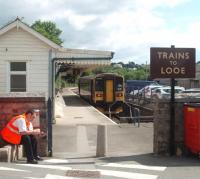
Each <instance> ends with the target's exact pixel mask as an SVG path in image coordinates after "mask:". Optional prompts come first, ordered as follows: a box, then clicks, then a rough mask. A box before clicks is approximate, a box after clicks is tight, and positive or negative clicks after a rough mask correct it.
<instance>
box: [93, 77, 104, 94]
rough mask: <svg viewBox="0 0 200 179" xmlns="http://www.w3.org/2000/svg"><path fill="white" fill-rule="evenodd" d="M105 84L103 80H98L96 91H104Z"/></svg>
mask: <svg viewBox="0 0 200 179" xmlns="http://www.w3.org/2000/svg"><path fill="white" fill-rule="evenodd" d="M103 88H104V83H103V80H102V79H96V81H95V90H96V91H103Z"/></svg>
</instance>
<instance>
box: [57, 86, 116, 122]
mask: <svg viewBox="0 0 200 179" xmlns="http://www.w3.org/2000/svg"><path fill="white" fill-rule="evenodd" d="M62 98H63V100H64V108H63V116H62V117H61V118H57V120H56V124H57V125H59V124H60V125H80V124H84V125H98V124H105V125H114V124H115V123H114V122H113V121H112V120H110V118H108V117H107V116H105V115H104V114H102V113H100V112H99V111H98V110H97V109H95V108H94V107H93V106H91V105H90V104H88V103H87V102H86V101H84V100H83V99H81V98H80V97H79V96H78V95H76V94H75V93H74V92H73V91H72V90H71V89H70V88H66V89H64V90H63V93H62Z"/></svg>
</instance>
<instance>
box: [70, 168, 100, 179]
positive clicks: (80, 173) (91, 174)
mask: <svg viewBox="0 0 200 179" xmlns="http://www.w3.org/2000/svg"><path fill="white" fill-rule="evenodd" d="M66 176H69V177H83V178H100V176H101V174H100V172H99V171H87V170H67V173H66Z"/></svg>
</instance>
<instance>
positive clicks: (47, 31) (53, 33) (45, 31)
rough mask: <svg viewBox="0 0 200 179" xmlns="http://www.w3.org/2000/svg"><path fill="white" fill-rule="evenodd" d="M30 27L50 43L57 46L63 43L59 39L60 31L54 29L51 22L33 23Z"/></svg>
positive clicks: (54, 26)
mask: <svg viewBox="0 0 200 179" xmlns="http://www.w3.org/2000/svg"><path fill="white" fill-rule="evenodd" d="M31 27H32V28H33V29H34V30H36V31H37V32H39V33H41V34H42V35H44V36H45V37H47V38H48V39H50V40H51V41H53V42H55V43H56V44H58V45H61V44H62V43H63V40H62V39H61V38H60V37H59V36H60V35H61V33H62V31H61V30H60V29H58V28H57V27H56V24H55V23H54V22H51V21H43V22H42V21H40V20H38V21H35V22H34V23H33V24H32V25H31Z"/></svg>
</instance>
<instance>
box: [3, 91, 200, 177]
mask: <svg viewBox="0 0 200 179" xmlns="http://www.w3.org/2000/svg"><path fill="white" fill-rule="evenodd" d="M72 96H73V97H72ZM63 98H64V99H65V106H64V109H63V111H64V116H65V117H63V118H59V119H57V120H56V124H54V125H53V157H51V158H49V157H46V158H44V159H45V160H44V161H42V162H39V164H37V165H31V164H26V163H25V160H21V161H18V162H17V163H1V166H0V179H13V178H15V179H80V178H84V179H91V178H94V179H95V178H99V179H171V178H175V179H188V178H191V179H198V178H199V176H200V161H199V159H198V158H195V157H193V158H177V157H158V156H154V155H153V124H152V123H142V124H141V125H140V127H139V128H138V127H137V126H134V125H133V124H122V125H116V124H114V123H112V121H110V120H107V119H106V118H104V117H102V116H101V115H100V114H99V113H98V115H97V113H94V111H93V109H92V108H91V107H90V106H89V105H88V104H87V103H85V102H84V101H82V102H80V103H77V102H78V101H79V100H80V99H78V96H74V94H73V93H71V92H70V91H68V89H67V91H64V94H63ZM70 99H72V100H71V101H70ZM76 100H77V101H76ZM75 108H76V109H75ZM82 108H84V110H82ZM77 109H79V110H78V111H77ZM90 114H91V116H90ZM88 115H89V116H90V117H86V116H88ZM96 116H99V117H96ZM99 124H105V125H106V126H107V140H108V148H107V155H106V157H101V158H97V157H96V142H97V141H96V140H97V125H99ZM91 171H92V172H91ZM86 176H87V177H86Z"/></svg>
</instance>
